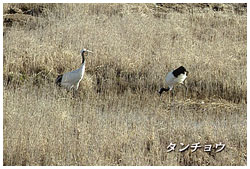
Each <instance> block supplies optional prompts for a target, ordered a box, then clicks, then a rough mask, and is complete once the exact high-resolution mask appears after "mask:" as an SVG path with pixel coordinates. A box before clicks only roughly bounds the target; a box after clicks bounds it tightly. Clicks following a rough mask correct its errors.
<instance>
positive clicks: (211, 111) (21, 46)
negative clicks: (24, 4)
mask: <svg viewBox="0 0 250 169" xmlns="http://www.w3.org/2000/svg"><path fill="white" fill-rule="evenodd" d="M42 5H43V4H41V6H42ZM9 6H11V5H9V4H5V6H4V11H5V12H7V11H8V7H9ZM12 6H13V5H12ZM14 6H15V5H14ZM16 6H17V7H20V6H18V5H16ZM228 6H229V7H230V5H228ZM228 6H227V7H228ZM28 7H29V8H31V7H34V6H32V5H30V6H28ZM35 7H37V6H35ZM35 7H34V8H35ZM44 7H45V9H46V10H44V11H43V14H41V16H40V17H39V19H38V18H33V19H34V21H35V24H34V23H33V24H30V22H29V21H30V20H28V21H23V22H27V23H26V25H25V26H23V25H19V24H16V22H15V23H14V24H13V25H12V27H10V28H9V29H8V30H7V29H6V30H7V32H6V33H5V35H4V165H246V90H247V89H246V34H247V32H246V14H245V13H243V14H241V13H240V14H238V13H232V12H229V11H226V10H225V11H219V12H214V11H212V10H201V11H199V10H197V11H196V10H194V11H193V13H190V12H188V11H189V10H183V9H186V8H181V9H182V10H181V11H182V12H176V11H173V10H169V11H168V10H167V11H166V9H168V8H157V9H156V8H155V7H154V6H153V5H151V4H147V5H144V4H139V5H138V4H130V5H128V4H106V5H98V4H92V5H91V4H85V5H83V4H81V5H74V4H68V5H63V4H62V5H58V4H53V5H51V6H49V7H48V6H46V5H44ZM224 8H225V7H224ZM187 9H192V8H191V7H188V8H187ZM193 9H198V8H193ZM225 9H228V8H225ZM229 9H230V8H229ZM177 11H178V10H177ZM15 17H17V18H18V17H19V16H18V15H15ZM23 22H22V23H23ZM83 47H85V48H88V49H91V50H93V51H94V52H95V53H94V54H93V55H89V56H88V57H87V58H86V62H87V63H86V64H87V67H86V77H84V80H83V82H81V85H80V89H79V95H78V97H77V98H74V99H71V93H66V92H65V91H64V90H60V89H58V88H56V87H55V86H54V84H53V81H54V78H55V77H56V75H57V74H59V73H62V72H65V71H69V70H72V69H73V68H76V67H78V66H79V61H80V55H79V54H78V53H79V51H80V49H81V48H83ZM179 65H184V66H185V67H187V69H188V70H189V72H190V76H189V78H188V80H187V84H188V86H189V93H188V96H187V98H186V99H184V98H183V89H182V88H181V87H176V90H175V97H174V98H169V96H168V94H166V95H165V96H163V97H162V98H159V96H158V95H157V94H156V91H157V90H158V88H159V87H161V86H163V85H164V76H165V74H166V72H167V71H169V70H171V69H173V68H175V67H177V66H179ZM239 68H240V69H239ZM58 93H59V94H58ZM173 100H175V101H173ZM170 142H175V143H177V144H179V143H181V142H182V143H185V144H193V143H196V142H200V143H201V144H202V145H205V144H213V145H215V144H216V143H219V142H223V143H225V144H226V146H227V147H226V149H225V150H224V151H223V152H221V153H215V151H214V149H213V150H212V153H206V152H203V151H202V149H201V150H199V151H197V152H195V153H191V152H190V150H188V151H186V152H185V153H180V152H178V151H176V152H172V153H167V152H166V151H167V146H168V145H169V144H170ZM177 146H180V145H177Z"/></svg>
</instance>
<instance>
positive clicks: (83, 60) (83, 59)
mask: <svg viewBox="0 0 250 169" xmlns="http://www.w3.org/2000/svg"><path fill="white" fill-rule="evenodd" d="M84 62H85V56H84V52H82V64H84Z"/></svg>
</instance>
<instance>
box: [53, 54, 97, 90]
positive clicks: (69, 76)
mask: <svg viewBox="0 0 250 169" xmlns="http://www.w3.org/2000/svg"><path fill="white" fill-rule="evenodd" d="M86 52H87V53H93V52H92V51H89V50H87V49H82V50H81V55H82V64H81V66H80V68H78V69H76V70H74V71H71V72H67V73H64V74H61V75H58V77H57V78H56V84H57V85H58V86H60V87H61V86H62V87H65V88H66V89H67V90H68V91H69V90H71V89H72V88H73V89H74V90H75V91H76V90H77V89H78V87H79V83H80V81H81V80H82V78H83V76H84V72H85V53H86Z"/></svg>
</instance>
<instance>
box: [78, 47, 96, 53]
mask: <svg viewBox="0 0 250 169" xmlns="http://www.w3.org/2000/svg"><path fill="white" fill-rule="evenodd" d="M84 52H89V53H93V52H92V51H90V50H87V49H84V48H83V49H82V50H81V54H83V53H84Z"/></svg>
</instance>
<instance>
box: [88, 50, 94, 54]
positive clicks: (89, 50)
mask: <svg viewBox="0 0 250 169" xmlns="http://www.w3.org/2000/svg"><path fill="white" fill-rule="evenodd" d="M86 52H89V53H94V52H92V51H91V50H86Z"/></svg>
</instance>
